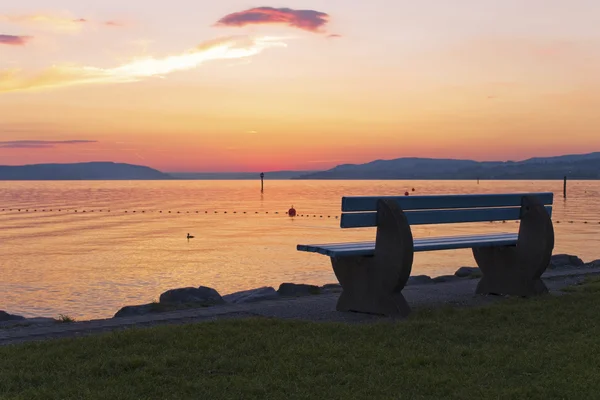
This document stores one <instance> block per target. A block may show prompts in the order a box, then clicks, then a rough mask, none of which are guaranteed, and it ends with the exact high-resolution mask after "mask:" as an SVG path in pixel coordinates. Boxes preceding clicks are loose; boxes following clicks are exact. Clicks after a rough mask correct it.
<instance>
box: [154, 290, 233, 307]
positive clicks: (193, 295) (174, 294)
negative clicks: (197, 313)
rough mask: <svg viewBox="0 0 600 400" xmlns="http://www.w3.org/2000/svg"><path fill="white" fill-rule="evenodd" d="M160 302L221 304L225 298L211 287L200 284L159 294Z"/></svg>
mask: <svg viewBox="0 0 600 400" xmlns="http://www.w3.org/2000/svg"><path fill="white" fill-rule="evenodd" d="M160 302H161V303H203V304H206V305H215V304H223V303H225V300H223V298H222V297H221V295H220V294H219V292H217V291H216V290H215V289H213V288H209V287H206V286H200V287H199V288H193V287H188V288H181V289H171V290H168V291H166V292H164V293H163V294H161V295H160Z"/></svg>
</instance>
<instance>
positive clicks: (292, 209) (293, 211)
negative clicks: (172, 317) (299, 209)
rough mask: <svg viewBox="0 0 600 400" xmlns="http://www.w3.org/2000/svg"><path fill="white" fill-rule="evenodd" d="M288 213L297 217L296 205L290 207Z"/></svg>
mask: <svg viewBox="0 0 600 400" xmlns="http://www.w3.org/2000/svg"><path fill="white" fill-rule="evenodd" d="M288 215H289V216H290V217H295V216H296V209H295V208H294V206H292V208H290V209H289V210H288Z"/></svg>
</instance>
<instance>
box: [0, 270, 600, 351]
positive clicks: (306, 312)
mask: <svg viewBox="0 0 600 400" xmlns="http://www.w3.org/2000/svg"><path fill="white" fill-rule="evenodd" d="M589 275H600V268H570V269H566V270H561V271H548V272H547V273H546V274H544V276H543V279H544V282H545V283H546V285H547V286H548V289H550V293H551V294H553V295H560V294H561V293H562V292H561V289H562V288H564V287H566V286H571V285H575V284H578V283H580V282H582V281H583V280H584V279H585V277H586V276H589ZM478 281H479V280H478V279H465V280H458V281H453V282H446V283H436V284H424V285H409V286H407V287H405V288H404V290H403V291H402V292H403V294H404V296H405V297H406V299H407V301H408V303H409V304H410V305H411V307H412V308H413V309H414V310H418V309H419V308H423V307H427V308H428V307H436V306H441V305H453V306H459V307H460V306H478V305H485V304H490V303H493V302H497V301H500V300H501V299H503V298H504V297H502V296H480V295H475V294H474V293H475V288H476V286H477V282H478ZM338 295H339V294H336V293H330V294H322V295H315V296H307V297H299V298H287V299H278V300H271V301H263V302H257V303H250V304H239V305H224V306H217V307H210V308H201V309H191V310H181V311H173V312H165V313H159V314H149V315H144V316H136V317H128V318H114V319H100V320H92V321H82V322H74V323H52V324H41V325H29V326H15V327H12V328H10V329H6V328H5V329H0V346H1V345H8V344H16V343H23V342H30V341H38V340H47V339H56V338H66V337H80V336H84V335H89V334H97V333H103V332H109V331H113V330H122V329H128V328H132V327H146V326H154V325H161V324H185V323H194V322H202V321H214V320H217V319H231V318H248V317H257V316H258V317H270V318H282V319H300V320H308V321H322V322H346V323H365V322H372V321H385V320H388V318H385V317H379V316H373V315H367V314H358V313H342V312H338V311H336V310H335V305H336V302H337V298H338Z"/></svg>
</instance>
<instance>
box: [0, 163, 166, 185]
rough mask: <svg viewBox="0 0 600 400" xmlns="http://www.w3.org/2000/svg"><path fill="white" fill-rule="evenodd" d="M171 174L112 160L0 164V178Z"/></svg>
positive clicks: (123, 177) (110, 177)
mask: <svg viewBox="0 0 600 400" xmlns="http://www.w3.org/2000/svg"><path fill="white" fill-rule="evenodd" d="M161 179H173V177H172V176H170V175H168V174H165V173H163V172H160V171H157V170H155V169H152V168H149V167H144V166H141V165H132V164H118V163H113V162H89V163H75V164H35V165H23V166H2V165H0V180H4V181H21V180H22V181H32V180H40V181H43V180H161Z"/></svg>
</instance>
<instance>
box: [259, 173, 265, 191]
mask: <svg viewBox="0 0 600 400" xmlns="http://www.w3.org/2000/svg"><path fill="white" fill-rule="evenodd" d="M264 179H265V173H264V172H261V173H260V192H261V193H263V192H264V191H265V182H264Z"/></svg>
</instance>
